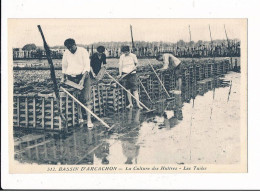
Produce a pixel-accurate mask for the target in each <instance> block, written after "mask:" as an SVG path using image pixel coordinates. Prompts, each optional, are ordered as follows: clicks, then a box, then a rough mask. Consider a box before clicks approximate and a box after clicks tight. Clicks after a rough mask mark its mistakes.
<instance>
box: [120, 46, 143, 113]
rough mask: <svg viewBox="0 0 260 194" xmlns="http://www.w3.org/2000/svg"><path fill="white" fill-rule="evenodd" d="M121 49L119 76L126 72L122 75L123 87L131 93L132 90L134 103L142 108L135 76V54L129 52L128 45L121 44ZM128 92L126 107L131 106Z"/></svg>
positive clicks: (130, 97)
mask: <svg viewBox="0 0 260 194" xmlns="http://www.w3.org/2000/svg"><path fill="white" fill-rule="evenodd" d="M121 51H122V52H123V54H122V55H121V56H120V59H119V78H120V77H121V76H122V75H125V74H127V75H126V76H125V77H124V79H125V80H126V83H125V88H126V89H127V91H128V92H129V93H131V90H132V91H133V95H134V97H135V98H136V99H137V101H136V105H137V107H138V108H139V109H142V107H141V106H140V104H139V94H138V84H137V77H136V66H137V63H138V61H137V58H136V55H135V54H133V53H130V48H129V46H123V47H122V49H121ZM128 92H127V99H128V101H129V105H128V106H127V107H126V108H132V107H133V103H132V96H131V95H130V94H129V93H128Z"/></svg>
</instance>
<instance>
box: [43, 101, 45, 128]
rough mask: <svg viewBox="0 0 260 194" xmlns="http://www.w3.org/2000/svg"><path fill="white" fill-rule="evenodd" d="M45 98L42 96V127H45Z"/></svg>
mask: <svg viewBox="0 0 260 194" xmlns="http://www.w3.org/2000/svg"><path fill="white" fill-rule="evenodd" d="M44 120H45V98H42V128H43V129H44V127H45V121H44Z"/></svg>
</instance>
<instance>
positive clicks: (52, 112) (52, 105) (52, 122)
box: [51, 98, 54, 129]
mask: <svg viewBox="0 0 260 194" xmlns="http://www.w3.org/2000/svg"><path fill="white" fill-rule="evenodd" d="M53 101H54V99H53V98H51V129H53V126H54V102H53Z"/></svg>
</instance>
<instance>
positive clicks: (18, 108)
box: [17, 96, 20, 126]
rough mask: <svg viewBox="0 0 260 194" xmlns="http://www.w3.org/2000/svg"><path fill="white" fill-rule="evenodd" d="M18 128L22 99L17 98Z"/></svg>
mask: <svg viewBox="0 0 260 194" xmlns="http://www.w3.org/2000/svg"><path fill="white" fill-rule="evenodd" d="M17 126H20V98H19V96H17Z"/></svg>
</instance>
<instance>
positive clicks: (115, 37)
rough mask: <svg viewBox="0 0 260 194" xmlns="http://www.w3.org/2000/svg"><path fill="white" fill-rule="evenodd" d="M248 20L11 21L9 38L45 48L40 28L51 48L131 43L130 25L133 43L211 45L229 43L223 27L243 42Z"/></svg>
mask: <svg viewBox="0 0 260 194" xmlns="http://www.w3.org/2000/svg"><path fill="white" fill-rule="evenodd" d="M245 22H246V20H245V19H9V20H8V35H9V42H10V44H11V46H12V47H13V48H15V47H18V48H22V47H23V46H24V45H25V44H29V43H35V44H36V46H43V42H42V39H41V36H40V33H39V31H38V28H37V25H41V28H42V30H43V33H44V35H45V39H46V41H47V43H48V45H49V46H57V45H58V46H62V45H63V43H64V40H65V39H67V38H74V39H75V40H76V43H78V44H92V43H95V42H110V41H115V42H117V41H118V42H124V41H131V34H130V25H132V26H133V36H134V41H165V42H177V41H178V40H181V39H182V40H184V41H186V42H188V41H190V35H189V26H190V30H191V40H192V41H195V42H196V41H198V40H205V41H210V33H209V25H210V29H211V35H212V39H213V40H216V39H226V35H225V30H224V25H225V27H226V31H227V35H228V38H229V39H235V38H238V39H240V36H241V33H242V32H244V31H245V30H246V25H243V24H245Z"/></svg>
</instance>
